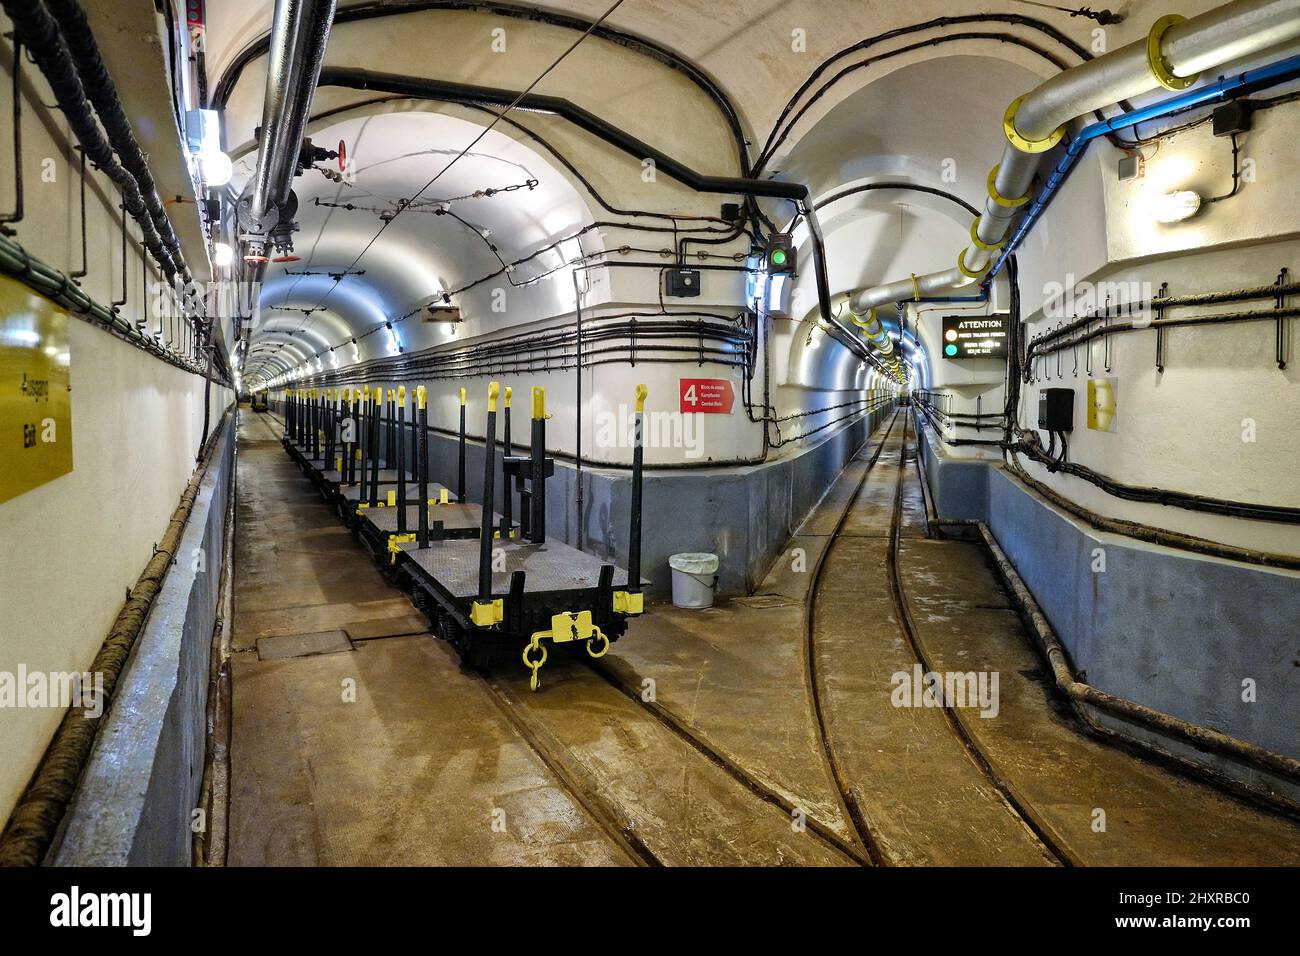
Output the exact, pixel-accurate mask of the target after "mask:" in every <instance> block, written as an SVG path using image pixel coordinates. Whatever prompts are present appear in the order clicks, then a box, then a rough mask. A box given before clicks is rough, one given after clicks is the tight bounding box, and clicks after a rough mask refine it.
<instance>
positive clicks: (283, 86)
mask: <svg viewBox="0 0 1300 956" xmlns="http://www.w3.org/2000/svg"><path fill="white" fill-rule="evenodd" d="M334 7H335V0H276V4H275V12H274V14H273V16H272V26H271V45H270V52H269V54H268V57H267V64H266V95H265V99H264V100H263V103H262V126H261V135H260V137H259V141H258V147H257V168H256V170H255V171H254V173H253V177H252V179H250V180H249V182H248V184H247V185H246V186H245V187H244V193H243V195H242V196H241V197H240V207H241V208H240V213H241V214H240V216H239V224H240V227H241V229H243V230H245V234H247V235H256V236H258V237H260V241H262V242H264V240H265V239H266V237H267V236H268V235H269V234H270V232H271V230H272V229H274V228H275V226H276V224H277V223H278V222H279V216H280V210H281V208H283V206H284V205H285V204H286V203H287V202H288V200H289V192H290V187H291V184H292V182H293V176H294V172H295V171H296V169H297V166H298V153H299V150H300V149H301V147H302V137H303V131H304V129H305V128H306V123H307V114H308V112H309V111H310V109H311V101H312V97H313V95H314V93H315V90H316V81H317V78H318V77H319V75H320V69H321V63H322V62H323V61H324V58H325V47H326V44H327V43H328V41H329V31H330V24H331V23H332V22H333V19H334ZM262 247H264V246H262ZM252 251H255V252H257V253H260V251H261V249H260V248H258V247H253V249H252Z"/></svg>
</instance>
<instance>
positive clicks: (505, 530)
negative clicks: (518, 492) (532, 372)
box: [501, 386, 514, 538]
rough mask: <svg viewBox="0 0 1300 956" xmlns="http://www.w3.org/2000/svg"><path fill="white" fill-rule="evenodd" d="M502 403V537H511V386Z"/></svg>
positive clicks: (507, 388)
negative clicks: (508, 461)
mask: <svg viewBox="0 0 1300 956" xmlns="http://www.w3.org/2000/svg"><path fill="white" fill-rule="evenodd" d="M502 404H503V405H504V406H505V407H504V408H503V410H502V412H501V414H502V415H503V416H505V421H504V422H503V423H502V424H503V427H504V429H505V431H504V434H503V435H502V436H501V537H502V538H509V537H510V529H511V527H512V526H513V524H514V521H513V520H512V517H511V512H512V511H513V510H514V509H513V508H512V507H511V500H510V476H509V475H507V474H506V459H507V458H509V457H510V453H511V451H512V450H513V449H512V448H511V442H510V387H509V386H506V392H505V395H504V396H503V399H502Z"/></svg>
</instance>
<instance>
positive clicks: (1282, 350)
mask: <svg viewBox="0 0 1300 956" xmlns="http://www.w3.org/2000/svg"><path fill="white" fill-rule="evenodd" d="M1289 277H1290V272H1289V271H1288V269H1287V268H1286V266H1283V267H1282V271H1281V272H1279V273H1278V274H1277V284H1278V286H1279V287H1281V286H1284V285H1286V284H1287V279H1288V278H1289ZM1273 304H1274V306H1275V307H1277V308H1279V309H1281V308H1283V307H1284V306H1285V305H1286V296H1285V295H1283V294H1282V293H1281V292H1279V293H1278V294H1277V299H1275V300H1274V303H1273ZM1286 346H1287V341H1286V319H1278V320H1277V346H1276V360H1277V367H1278V368H1279V369H1285V368H1286Z"/></svg>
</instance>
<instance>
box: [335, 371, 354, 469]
mask: <svg viewBox="0 0 1300 956" xmlns="http://www.w3.org/2000/svg"><path fill="white" fill-rule="evenodd" d="M343 417H344V419H345V424H346V426H347V428H346V431H345V433H344V437H345V439H346V440H345V441H344V442H343V468H342V469H341V470H340V473H339V483H340V484H343V485H350V484H352V459H353V457H354V456H355V455H356V443H357V412H356V401H355V398H354V393H353V389H352V387H351V386H349V387H348V392H347V395H345V396H344V398H343Z"/></svg>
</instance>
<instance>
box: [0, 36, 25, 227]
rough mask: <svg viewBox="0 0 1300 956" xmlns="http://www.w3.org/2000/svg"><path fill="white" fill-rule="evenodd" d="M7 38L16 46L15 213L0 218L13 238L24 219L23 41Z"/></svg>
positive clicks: (13, 37) (14, 104) (11, 37)
mask: <svg viewBox="0 0 1300 956" xmlns="http://www.w3.org/2000/svg"><path fill="white" fill-rule="evenodd" d="M5 36H6V37H8V38H9V39H10V40H12V41H13V45H14V74H13V97H14V103H13V117H14V119H13V122H14V211H13V212H10V213H5V214H4V215H3V216H0V235H5V236H12V235H14V234H15V233H14V230H13V229H12V228H10V227H11V226H12V225H15V224H17V223H19V222H21V221H22V218H23V79H22V77H23V41H22V40H19V39H18V37H17V36H16V35H15V34H13V33H6V34H5Z"/></svg>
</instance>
